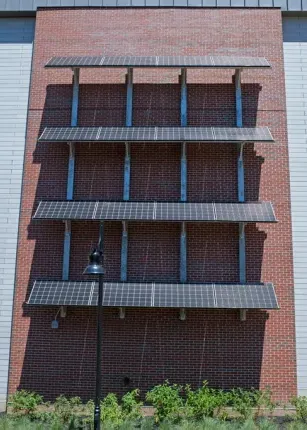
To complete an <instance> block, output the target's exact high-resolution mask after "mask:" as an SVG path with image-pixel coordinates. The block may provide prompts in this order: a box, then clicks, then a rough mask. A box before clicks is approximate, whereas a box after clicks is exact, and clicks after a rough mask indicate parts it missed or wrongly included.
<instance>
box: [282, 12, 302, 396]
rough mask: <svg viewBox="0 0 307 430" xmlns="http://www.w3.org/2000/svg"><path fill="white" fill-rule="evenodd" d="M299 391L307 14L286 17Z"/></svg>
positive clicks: (300, 392)
mask: <svg viewBox="0 0 307 430" xmlns="http://www.w3.org/2000/svg"><path fill="white" fill-rule="evenodd" d="M283 26H284V57H285V71H286V91H287V115H288V136H289V155H290V177H291V204H292V226H293V251H294V285H295V308H296V309H295V311H296V312H295V313H296V339H297V344H296V348H297V376H298V391H299V394H301V395H305V396H306V395H307V17H303V16H301V17H284V19H283Z"/></svg>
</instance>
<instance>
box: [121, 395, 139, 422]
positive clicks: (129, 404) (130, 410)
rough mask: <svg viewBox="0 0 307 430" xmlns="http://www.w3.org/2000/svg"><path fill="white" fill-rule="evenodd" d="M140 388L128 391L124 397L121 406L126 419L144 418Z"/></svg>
mask: <svg viewBox="0 0 307 430" xmlns="http://www.w3.org/2000/svg"><path fill="white" fill-rule="evenodd" d="M139 398H140V390H138V389H136V390H133V391H130V392H129V393H126V394H125V395H124V396H123V397H122V401H121V407H122V414H123V419H125V420H138V419H140V418H142V406H143V403H142V402H140V400H139Z"/></svg>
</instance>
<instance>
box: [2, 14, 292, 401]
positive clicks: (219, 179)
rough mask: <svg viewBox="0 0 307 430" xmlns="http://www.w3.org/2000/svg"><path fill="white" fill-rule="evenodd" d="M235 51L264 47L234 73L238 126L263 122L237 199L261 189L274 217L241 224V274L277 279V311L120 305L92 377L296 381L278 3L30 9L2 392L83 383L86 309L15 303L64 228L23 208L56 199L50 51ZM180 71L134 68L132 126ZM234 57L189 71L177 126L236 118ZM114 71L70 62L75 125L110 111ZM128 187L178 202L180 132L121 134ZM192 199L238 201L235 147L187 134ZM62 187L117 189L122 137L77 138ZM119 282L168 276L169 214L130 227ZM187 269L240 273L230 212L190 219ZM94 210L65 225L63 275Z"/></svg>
mask: <svg viewBox="0 0 307 430" xmlns="http://www.w3.org/2000/svg"><path fill="white" fill-rule="evenodd" d="M102 53H104V54H106V55H125V54H131V55H206V54H217V55H222V54H223V55H227V54H228V55H230V54H237V55H243V56H244V55H246V56H248V55H249V56H265V57H266V58H267V59H268V60H269V61H270V62H271V63H272V69H271V70H263V71H261V70H259V71H244V72H243V106H244V125H246V126H255V125H268V126H270V127H271V129H272V132H273V135H274V136H275V137H276V139H277V143H276V145H274V146H270V145H264V144H257V145H248V146H247V147H246V150H245V166H246V198H247V200H258V199H259V200H271V201H272V202H273V203H274V205H275V209H276V214H277V218H278V220H279V223H278V224H277V225H249V226H248V227H247V229H246V242H247V280H248V281H250V282H252V281H256V282H258V281H270V282H273V283H274V284H275V286H276V291H277V295H278V298H279V303H280V307H281V309H280V310H279V311H273V312H264V311H250V312H248V316H247V321H246V322H244V323H243V322H240V320H239V313H238V311H231V310H229V311H227V310H223V311H219V310H190V311H188V314H187V320H186V321H184V322H181V321H179V320H178V311H177V310H166V309H163V310H159V309H128V310H127V312H126V318H125V319H124V320H120V319H119V318H118V311H117V309H107V310H105V315H104V340H103V345H104V347H103V390H104V392H105V393H106V392H109V391H116V392H118V393H122V392H123V391H124V390H125V389H127V388H124V386H123V378H124V377H125V376H128V377H129V378H131V385H130V387H132V386H133V387H134V386H139V387H140V388H141V389H143V390H146V389H148V388H149V387H150V386H152V385H153V384H157V383H160V382H162V381H163V380H165V379H169V380H170V381H172V382H178V383H191V384H192V385H194V386H197V385H198V384H200V383H201V381H202V380H204V379H207V380H208V381H209V383H210V384H211V385H213V386H217V387H223V388H230V387H234V386H243V387H251V386H254V387H261V388H264V387H265V386H266V385H270V386H271V387H272V389H273V391H274V393H275V397H276V398H278V399H283V400H286V399H287V398H289V397H290V396H292V395H293V394H295V393H296V376H295V373H296V372H295V335H294V305H293V274H292V250H291V224H290V221H291V220H290V200H289V171H288V151H287V134H286V112H285V93H284V72H283V57H282V35H281V14H280V11H278V10H271V9H263V10H262V9H257V10H255V9H251V10H248V9H244V10H240V9H220V10H216V9H195V10H193V9H176V10H172V9H149V8H146V9H129V10H128V9H119V8H117V9H113V10H112V9H96V10H94V9H67V10H65V9H60V10H56V9H49V10H40V11H39V12H38V14H37V22H36V37H35V50H34V61H33V73H32V84H31V98H30V106H29V119H28V135H27V149H26V164H25V172H24V185H23V199H22V212H21V220H20V235H19V249H18V269H17V278H16V297H15V309H14V324H13V344H12V354H11V371H10V392H13V391H14V390H16V389H17V388H28V389H33V390H36V391H39V392H41V393H42V394H44V395H45V396H46V397H47V398H54V397H55V396H57V395H59V394H61V393H64V394H70V395H81V396H82V397H83V398H89V397H93V395H94V371H95V369H94V368H95V366H94V360H95V310H94V309H68V315H67V318H66V319H63V320H61V321H60V328H59V329H58V330H52V329H51V321H52V319H53V317H54V316H55V313H56V311H57V309H56V308H34V307H30V306H27V305H25V304H24V302H25V299H26V297H27V295H28V294H29V291H30V287H31V284H32V282H33V280H34V279H36V278H41V279H42V278H43V279H44V278H45V279H60V277H61V265H62V252H63V233H64V226H63V224H62V223H61V222H42V223H39V222H35V223H34V222H32V221H31V216H32V214H33V211H34V210H35V208H36V206H37V202H38V201H39V200H40V199H43V198H54V199H62V198H65V193H66V191H65V189H66V178H67V157H68V148H67V146H66V145H65V144H39V145H37V144H36V140H37V136H38V133H39V130H42V128H43V127H44V126H46V125H49V126H51V125H69V124H70V110H71V95H72V87H71V78H72V73H71V71H69V70H63V71H60V70H45V69H44V64H45V63H46V61H47V60H48V59H49V58H50V57H51V56H53V55H100V54H102ZM178 73H179V70H164V71H163V70H158V71H151V70H146V71H144V70H142V71H141V70H136V71H135V76H134V81H135V87H134V118H133V120H134V124H135V125H179V124H180V110H179V100H180V88H179V84H178ZM231 75H232V71H229V70H228V71H190V70H189V71H188V94H189V95H188V108H189V114H188V124H189V125H216V126H226V125H229V126H233V125H235V109H234V88H233V85H232V76H231ZM124 82H125V71H124V70H99V71H89V70H82V71H81V86H80V110H79V124H80V125H88V126H94V125H123V124H124V122H125V86H124ZM131 152H132V176H131V199H133V200H138V199H139V200H142V199H144V200H145V199H146V200H164V201H167V200H179V198H180V165H179V162H180V146H179V145H177V144H173V143H169V144H167V143H165V144H163V143H162V144H140V143H138V144H132V151H131ZM187 154H188V198H189V200H190V201H212V200H215V201H235V200H236V198H237V197H236V194H237V186H236V161H237V153H236V149H235V148H234V147H233V146H231V145H226V144H189V145H188V149H187ZM76 156H77V161H76V183H75V198H88V199H98V198H100V199H119V200H120V199H121V198H122V192H123V160H124V146H123V145H122V144H91V145H90V144H80V145H77V149H76ZM129 234H130V240H129V261H128V279H129V280H157V281H158V280H163V281H165V280H167V281H177V280H178V279H179V241H180V225H178V224H171V223H161V224H149V223H138V224H137V223H136V224H132V223H131V224H130V226H129ZM187 234H188V279H189V281H191V282H193V281H196V282H213V281H216V282H227V281H228V282H236V281H238V276H239V274H238V226H237V225H235V224H228V225H227V224H201V225H200V224H191V225H188V228H187ZM97 237H98V224H97V223H89V222H75V223H73V224H72V248H71V252H72V254H71V274H70V276H71V279H82V271H83V268H84V266H85V265H86V262H87V255H88V253H89V251H90V249H91V247H92V246H93V245H94V244H95V243H96V241H97ZM120 242H121V224H120V223H119V222H118V223H116V222H114V223H113V222H112V223H111V222H110V223H107V224H106V228H105V266H106V279H108V280H119V278H120Z"/></svg>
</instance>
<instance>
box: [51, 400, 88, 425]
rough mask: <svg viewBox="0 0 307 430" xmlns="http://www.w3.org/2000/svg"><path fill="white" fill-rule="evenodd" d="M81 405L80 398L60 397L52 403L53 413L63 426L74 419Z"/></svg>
mask: <svg viewBox="0 0 307 430" xmlns="http://www.w3.org/2000/svg"><path fill="white" fill-rule="evenodd" d="M81 405H82V402H81V399H80V397H72V398H70V399H67V397H65V396H63V395H62V396H59V397H57V398H56V400H55V402H54V413H55V415H56V416H57V418H58V419H59V420H60V421H61V422H62V423H63V424H68V423H71V422H72V421H73V420H75V419H76V417H77V414H78V410H79V408H80V406H81Z"/></svg>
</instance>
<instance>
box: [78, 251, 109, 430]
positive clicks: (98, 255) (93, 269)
mask: <svg viewBox="0 0 307 430" xmlns="http://www.w3.org/2000/svg"><path fill="white" fill-rule="evenodd" d="M83 274H84V275H98V300H97V339H96V348H97V349H96V390H95V409H94V430H100V395H101V344H102V311H103V309H102V304H103V275H104V269H103V267H102V251H101V250H97V249H94V250H93V251H92V253H91V254H90V256H89V264H88V266H87V267H86V269H85V270H84V272H83Z"/></svg>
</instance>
